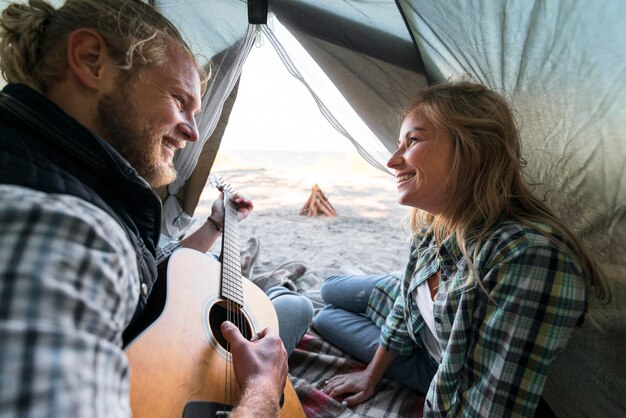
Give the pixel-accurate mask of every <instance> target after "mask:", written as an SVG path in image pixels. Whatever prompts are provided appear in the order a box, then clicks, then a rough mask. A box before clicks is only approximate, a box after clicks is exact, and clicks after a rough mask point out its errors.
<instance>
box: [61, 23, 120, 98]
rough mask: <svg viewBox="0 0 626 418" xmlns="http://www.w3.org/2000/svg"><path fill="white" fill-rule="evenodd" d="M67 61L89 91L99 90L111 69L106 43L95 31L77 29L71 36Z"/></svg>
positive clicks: (68, 42) (68, 43)
mask: <svg viewBox="0 0 626 418" xmlns="http://www.w3.org/2000/svg"><path fill="white" fill-rule="evenodd" d="M67 60H68V65H69V67H70V70H71V72H72V73H73V74H74V75H75V76H76V78H77V79H78V80H79V81H80V83H81V84H83V86H84V87H86V88H89V89H96V90H98V89H99V88H100V87H101V86H102V84H103V82H104V81H105V76H107V75H108V73H107V72H108V71H110V69H111V66H110V65H108V64H111V57H110V55H109V53H108V47H107V45H106V42H105V41H104V38H102V36H101V35H100V34H99V33H98V32H96V31H94V30H93V29H88V28H82V29H77V30H75V31H74V32H72V33H71V34H70V35H69V38H68V40H67Z"/></svg>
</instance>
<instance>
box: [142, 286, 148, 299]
mask: <svg viewBox="0 0 626 418" xmlns="http://www.w3.org/2000/svg"><path fill="white" fill-rule="evenodd" d="M141 293H143V295H144V296H148V285H147V284H145V283H142V284H141Z"/></svg>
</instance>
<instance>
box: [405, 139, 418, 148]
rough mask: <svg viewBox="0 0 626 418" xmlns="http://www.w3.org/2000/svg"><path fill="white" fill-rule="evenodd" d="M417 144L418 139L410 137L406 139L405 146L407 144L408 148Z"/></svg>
mask: <svg viewBox="0 0 626 418" xmlns="http://www.w3.org/2000/svg"><path fill="white" fill-rule="evenodd" d="M418 142H420V140H419V138H415V137H411V138H409V139H407V144H408V146H409V147H410V146H412V145H414V144H417V143H418Z"/></svg>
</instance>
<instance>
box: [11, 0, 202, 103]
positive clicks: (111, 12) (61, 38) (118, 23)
mask: <svg viewBox="0 0 626 418" xmlns="http://www.w3.org/2000/svg"><path fill="white" fill-rule="evenodd" d="M79 28H91V29H93V30H95V31H97V32H98V33H99V34H100V35H101V36H102V37H103V38H104V40H105V42H106V44H107V46H108V47H109V53H110V54H111V56H112V57H113V59H114V60H115V61H116V63H117V65H118V66H119V68H121V69H123V70H130V69H131V68H133V67H138V66H139V67H140V66H146V65H153V66H162V65H164V64H165V62H166V60H167V47H168V45H170V46H171V45H176V46H177V47H179V48H182V49H183V50H185V51H187V52H188V53H189V55H190V56H191V57H193V54H192V52H191V50H190V48H189V47H188V46H187V44H186V43H185V41H184V40H183V38H182V36H181V35H180V33H179V32H178V30H177V29H176V28H175V27H174V26H173V25H172V24H171V23H170V22H169V21H168V20H167V19H166V18H165V17H163V16H162V15H161V14H160V13H158V12H157V11H156V10H154V9H153V8H152V7H150V6H148V5H146V4H145V3H143V2H141V1H139V0H67V1H66V2H65V4H64V5H63V6H62V7H60V8H59V9H56V10H55V8H54V7H53V6H52V5H50V4H49V3H48V2H46V1H44V0H29V2H28V4H17V3H13V4H11V5H9V6H8V7H7V8H6V9H5V10H4V11H3V12H2V15H1V17H0V69H1V71H2V75H3V76H4V78H5V80H6V81H8V82H9V83H21V84H25V85H27V86H29V87H31V88H33V89H35V90H37V91H39V92H40V93H45V92H46V91H47V89H48V88H49V87H50V85H51V84H52V83H54V82H56V81H59V80H60V79H61V78H62V77H63V75H64V74H65V71H66V69H67V40H68V37H69V35H70V33H72V32H73V31H75V30H76V29H79Z"/></svg>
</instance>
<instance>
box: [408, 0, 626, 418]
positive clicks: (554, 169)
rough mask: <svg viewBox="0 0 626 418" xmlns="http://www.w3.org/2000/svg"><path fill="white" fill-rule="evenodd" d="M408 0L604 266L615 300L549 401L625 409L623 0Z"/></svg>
mask: <svg viewBox="0 0 626 418" xmlns="http://www.w3.org/2000/svg"><path fill="white" fill-rule="evenodd" d="M400 4H401V7H402V9H403V11H404V13H405V14H406V16H407V19H408V21H409V24H410V26H411V28H412V30H413V33H414V36H415V39H416V42H417V45H418V46H419V49H420V52H421V54H422V58H423V59H424V62H425V65H426V68H427V71H428V72H429V75H430V77H431V79H432V80H434V81H436V82H443V81H446V80H449V79H451V80H459V79H461V78H464V77H466V78H467V77H469V78H470V79H471V80H473V81H476V82H479V83H482V84H485V85H487V86H489V87H491V88H493V89H495V90H497V91H500V92H503V93H504V94H505V96H507V97H508V98H509V99H510V102H511V103H512V105H513V107H514V108H515V109H516V111H517V115H518V119H519V123H520V128H521V133H522V139H523V147H524V149H525V157H526V159H527V161H528V171H529V173H530V178H531V180H532V181H538V182H540V183H542V185H543V186H542V188H541V189H540V190H539V192H540V193H544V194H545V195H546V197H547V198H548V201H549V203H551V205H552V206H553V207H555V208H556V210H557V212H558V213H559V215H561V216H562V217H563V218H564V219H565V221H566V222H567V223H568V224H569V225H572V226H573V227H574V228H575V229H576V230H577V231H578V232H579V233H580V235H582V236H583V238H585V239H586V240H587V242H588V243H589V244H590V247H591V248H593V249H594V250H595V251H596V253H597V254H598V256H599V258H600V260H601V261H602V264H603V267H604V269H605V271H606V272H607V273H608V280H609V283H610V287H611V290H612V293H613V301H612V303H611V304H609V305H602V304H599V303H597V302H596V301H592V303H591V306H590V309H589V314H588V317H587V320H586V322H585V325H584V327H583V330H582V332H580V333H579V334H578V335H576V336H575V338H574V339H573V340H572V341H571V343H570V344H569V346H568V348H567V349H566V351H565V352H564V353H563V355H562V356H561V358H560V359H559V361H558V362H557V363H556V364H555V365H554V366H553V368H552V370H551V373H550V376H549V379H548V383H547V387H546V390H545V395H544V396H545V397H546V399H547V401H548V403H549V404H550V406H551V407H552V408H553V409H554V410H555V412H556V413H557V415H558V416H567V417H576V416H623V415H624V413H625V411H626V398H625V397H624V396H623V390H624V388H626V361H624V359H623V353H624V347H626V344H625V342H626V339H625V336H626V320H625V318H626V303H625V302H626V257H625V256H624V254H626V186H625V184H626V169H625V166H624V162H625V161H626V129H625V127H626V126H625V125H626V30H625V29H624V28H625V26H624V24H623V17H624V16H626V3H625V2H623V1H620V0H605V1H594V2H580V1H579V2H572V1H526V0H524V1H508V2H466V1H446V2H439V1H410V2H409V1H400ZM590 389H591V390H590Z"/></svg>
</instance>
